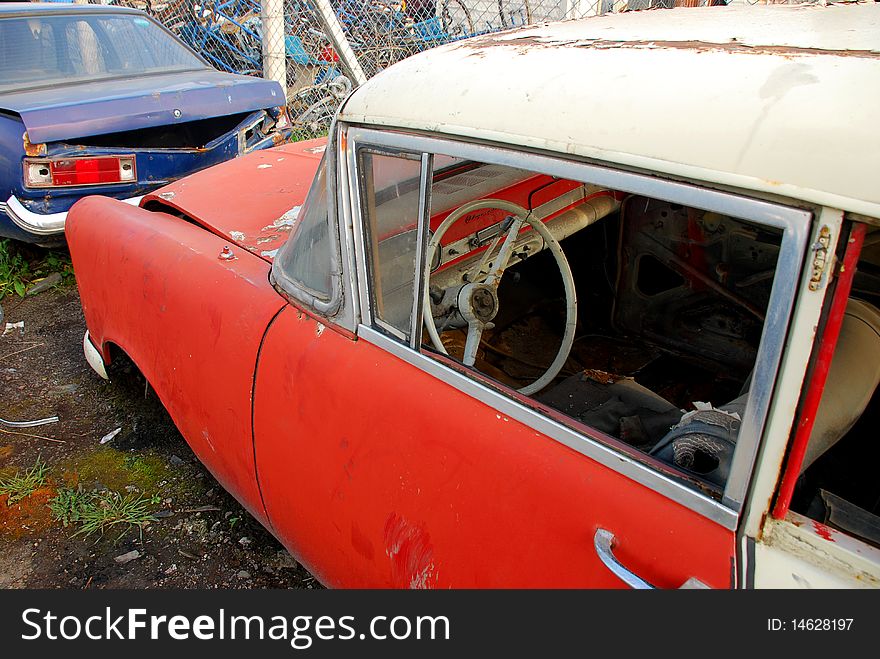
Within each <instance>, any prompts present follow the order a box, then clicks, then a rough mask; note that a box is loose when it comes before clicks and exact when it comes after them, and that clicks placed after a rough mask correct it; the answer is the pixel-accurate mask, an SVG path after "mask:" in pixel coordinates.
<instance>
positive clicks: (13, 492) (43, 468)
mask: <svg viewBox="0 0 880 659" xmlns="http://www.w3.org/2000/svg"><path fill="white" fill-rule="evenodd" d="M47 473H49V465H47V464H46V463H45V462H43V460H42V458H41V457H40V456H37V461H36V463H34V466H33V467H29V468H28V469H25V470H24V471H23V472H21V471H19V472H18V473H16V474H15V475H14V476H8V477H6V478H0V494H8V495H9V498H8V499H7V501H6V503H7V505H12V504H13V503H15V502H16V501H20V500H21V499H24V498H25V497H27V496H30V495H31V494H33V493H34V492H35V491H36V490H38V489H40V488H41V487H43V485H45V484H46V474H47Z"/></svg>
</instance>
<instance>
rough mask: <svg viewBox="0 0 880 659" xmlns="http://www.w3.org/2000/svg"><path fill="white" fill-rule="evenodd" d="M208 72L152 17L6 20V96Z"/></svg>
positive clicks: (0, 58)
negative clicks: (40, 89) (131, 78)
mask: <svg viewBox="0 0 880 659" xmlns="http://www.w3.org/2000/svg"><path fill="white" fill-rule="evenodd" d="M202 68H205V64H204V63H203V62H202V61H201V60H200V59H199V58H198V57H196V56H195V55H194V54H193V53H192V52H191V51H189V50H188V49H187V48H186V47H185V46H184V45H183V44H182V43H180V42H179V41H178V40H177V39H175V38H174V37H173V36H172V35H171V34H169V33H168V32H166V31H165V30H164V29H162V28H161V27H160V26H159V25H158V24H156V23H155V22H154V21H152V20H151V19H149V18H147V17H146V16H137V15H132V14H118V15H113V14H82V13H77V15H70V16H56V15H53V16H46V15H42V16H33V17H16V18H4V19H0V91H12V90H18V89H28V88H31V87H42V86H46V85H56V84H60V83H69V82H83V81H90V80H100V79H102V78H112V77H117V76H138V75H148V74H151V73H158V72H167V71H187V70H193V69H202Z"/></svg>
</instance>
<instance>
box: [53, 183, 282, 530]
mask: <svg viewBox="0 0 880 659" xmlns="http://www.w3.org/2000/svg"><path fill="white" fill-rule="evenodd" d="M67 236H68V240H69V243H70V252H71V256H72V257H73V263H74V267H75V269H76V276H77V282H78V284H79V290H80V296H81V298H82V305H83V311H84V312H85V317H86V324H87V325H88V328H89V333H90V335H91V338H92V341H93V343H94V344H95V345H96V346H98V347H99V349H101V350H102V352H103V353H104V357H105V359H108V358H109V357H110V352H109V346H110V344H115V345H118V346H119V347H120V348H121V349H122V350H124V351H125V352H126V354H128V355H129V357H131V359H132V360H133V361H134V362H135V363H136V364H137V366H138V368H140V370H141V371H142V372H143V374H144V375H145V376H146V378H147V380H148V381H149V382H150V385H151V387H152V388H153V390H154V391H155V392H156V393H157V395H158V396H159V398H160V399H161V400H162V403H163V404H164V405H165V407H166V408H167V409H168V411H169V413H170V414H171V417H172V418H173V419H174V422H175V424H176V425H177V427H178V428H179V429H180V431H181V433H182V434H183V436H184V437H185V438H186V440H187V442H188V443H189V445H190V446H191V447H192V449H193V451H194V452H195V454H196V455H197V456H198V457H199V460H201V461H202V462H203V463H204V464H205V465H206V466H207V467H208V469H209V470H210V471H211V473H212V474H214V476H215V477H216V478H217V480H218V481H219V482H220V483H221V485H223V487H224V488H225V489H227V490H229V491H230V492H231V493H232V494H234V495H235V496H236V498H237V499H238V500H239V501H241V502H242V504H243V505H245V507H246V508H247V509H248V510H249V511H250V512H251V513H252V514H253V515H255V516H256V517H257V518H258V519H260V520H261V521H262V522H267V518H266V514H265V511H264V509H263V504H262V502H261V500H260V494H259V489H258V487H257V482H256V473H255V468H254V455H253V444H252V441H251V414H250V410H251V396H252V388H253V379H254V369H255V368H256V361H257V351H258V349H259V346H260V340H261V339H262V337H263V333H264V332H265V330H266V327H267V326H268V324H269V323H270V321H271V320H272V317H273V316H274V315H275V314H276V313H277V312H278V310H279V309H281V308H282V307H283V306H284V305H285V302H284V300H283V299H282V298H281V297H280V296H279V295H278V294H277V293H276V292H275V291H274V290H273V289H272V287H271V286H270V285H269V264H268V263H266V262H265V261H263V260H261V259H259V258H257V257H255V256H253V255H251V254H249V253H248V252H246V251H245V250H243V249H241V248H239V247H234V248H233V254H234V255H235V258H234V259H230V260H223V259H218V258H217V256H218V255H219V253H220V251H221V249H222V248H223V246H224V245H225V244H226V243H225V241H224V240H223V239H222V238H219V237H217V236H215V235H213V234H211V233H209V232H207V231H205V230H203V229H200V228H199V227H197V226H194V225H192V224H190V223H188V222H185V221H184V220H181V219H180V218H176V217H172V216H170V215H166V214H164V213H151V212H148V211H145V210H142V209H140V208H135V207H132V206H130V205H128V204H125V203H122V202H119V201H116V200H114V199H109V198H106V197H87V198H85V199H83V200H81V201H78V202H77V203H76V204H75V205H74V207H73V209H72V210H71V212H70V215H69V217H68V221H67ZM108 236H112V237H113V239H112V240H109V239H108ZM183 246H185V247H183Z"/></svg>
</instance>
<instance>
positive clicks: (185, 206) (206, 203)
mask: <svg viewBox="0 0 880 659" xmlns="http://www.w3.org/2000/svg"><path fill="white" fill-rule="evenodd" d="M326 145H327V138H326V137H322V138H318V139H314V140H307V141H304V142H293V143H291V144H284V145H282V146H277V147H273V148H271V149H265V150H263V151H255V152H253V153H250V154H248V155H246V156H242V157H240V158H235V159H233V160H228V161H226V162H224V163H221V164H219V165H215V166H213V167H209V168H208V169H205V170H202V171H201V172H197V173H195V174H192V175H190V176H187V177H185V178H182V179H180V180H179V181H175V182H174V183H171V184H170V185H167V186H165V187H164V188H160V189H159V190H156V191H155V192H152V193H150V194H148V195H146V196H145V197H144V198H143V200H141V206H142V207H150V208H155V205H156V204H160V205H161V207H166V208H167V207H170V208H173V209H174V210H176V211H179V212H180V213H183V214H184V215H186V216H187V217H188V218H190V219H192V220H193V221H194V222H196V223H198V224H199V225H201V226H203V227H205V228H206V229H208V230H209V231H211V232H213V233H215V234H217V235H218V236H221V237H223V238H225V239H226V240H228V241H229V242H230V244H233V243H234V244H235V245H238V246H239V247H241V248H243V249H246V250H247V251H249V252H251V253H252V254H255V255H257V256H259V257H260V258H262V259H263V260H265V261H268V262H270V263H271V262H272V260H273V259H274V258H275V254H276V252H277V251H278V249H279V248H280V247H281V246H282V245H283V244H284V243H285V242H286V241H287V238H288V237H289V236H290V232H291V229H293V226H294V224H295V221H296V218H297V216H298V214H299V210H300V207H301V206H302V204H303V202H304V201H305V199H306V195H307V194H308V192H309V188H310V187H311V184H312V179H313V178H314V177H315V172H316V171H317V170H318V165H319V164H320V162H321V157H322V156H323V154H324V150H325V147H326ZM233 254H234V251H233Z"/></svg>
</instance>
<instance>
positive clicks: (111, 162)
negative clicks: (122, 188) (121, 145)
mask: <svg viewBox="0 0 880 659" xmlns="http://www.w3.org/2000/svg"><path fill="white" fill-rule="evenodd" d="M136 180H137V174H136V172H135V159H134V156H100V157H95V158H51V159H50V158H25V161H24V184H25V185H26V186H27V187H30V188H55V187H71V186H80V185H107V184H112V183H131V182H134V181H136Z"/></svg>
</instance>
